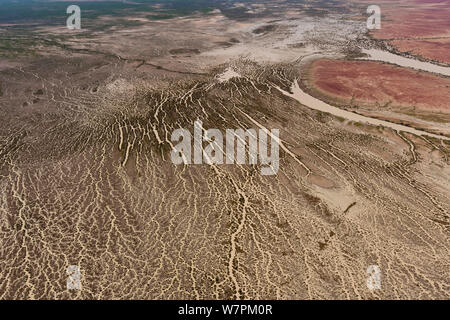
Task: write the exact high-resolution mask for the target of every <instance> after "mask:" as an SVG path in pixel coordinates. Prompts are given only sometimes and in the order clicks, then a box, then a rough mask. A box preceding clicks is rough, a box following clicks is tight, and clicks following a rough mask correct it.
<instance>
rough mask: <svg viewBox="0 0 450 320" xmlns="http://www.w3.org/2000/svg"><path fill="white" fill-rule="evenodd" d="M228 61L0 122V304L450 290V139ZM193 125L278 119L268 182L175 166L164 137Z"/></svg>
mask: <svg viewBox="0 0 450 320" xmlns="http://www.w3.org/2000/svg"><path fill="white" fill-rule="evenodd" d="M234 70H235V71H236V72H237V73H238V74H240V75H241V77H234V78H230V79H229V80H227V81H223V82H219V81H217V80H216V78H215V75H211V76H197V77H190V78H189V79H186V80H183V81H180V82H173V81H172V82H169V81H167V82H165V81H162V80H161V81H158V82H154V81H153V82H151V83H152V84H151V85H149V84H148V83H147V82H145V81H131V80H126V79H125V80H124V79H123V80H120V81H115V82H111V83H110V84H109V85H105V86H101V87H100V88H99V92H100V94H99V97H101V99H99V100H98V101H96V100H92V99H88V98H86V97H85V96H78V97H77V100H76V103H75V100H74V103H69V106H71V107H68V108H65V109H64V110H58V111H55V112H53V113H52V114H51V115H48V117H47V118H46V119H47V121H37V120H36V119H35V118H34V117H33V116H31V115H29V116H26V115H25V116H24V119H23V120H24V121H22V122H21V125H20V126H19V125H17V126H15V127H12V129H8V130H9V131H8V132H6V131H5V130H3V131H2V139H1V140H0V143H1V144H0V160H1V161H0V175H1V176H0V177H1V178H0V233H1V234H0V247H1V251H0V298H2V299H6V298H16V299H25V298H27V299H44V298H57V299H62V298H68V299H75V298H78V299H79V298H87V299H94V298H95V299H99V298H105V299H111V298H121V299H128V298H133V299H157V298H159V299H174V298H177V299H179V298H180V299H185V298H202V299H214V298H224V299H244V298H245V299H255V298H261V299H269V298H287V299H313V298H315V299H322V298H334V299H336V298H344V299H345V298H367V299H372V298H374V299H377V298H394V299H398V298H446V299H448V298H449V297H450V296H449V292H450V284H449V281H448V279H450V274H449V270H450V268H449V265H450V260H449V254H448V253H449V252H448V231H449V230H448V222H449V215H448V214H449V213H448V211H449V207H450V206H449V205H450V203H449V193H448V190H449V180H450V179H449V177H450V172H449V166H448V156H449V146H448V144H447V143H445V142H443V141H440V140H437V139H434V138H431V137H428V138H426V137H418V136H413V135H411V134H408V133H401V132H400V133H397V132H394V131H392V130H391V129H381V128H376V127H371V126H365V125H358V126H356V125H355V124H353V123H351V122H346V121H344V122H341V121H340V119H338V118H333V117H332V116H329V115H326V114H324V113H320V112H317V111H315V110H311V109H309V108H307V107H305V106H302V105H301V104H300V103H298V102H297V101H295V100H293V99H291V98H289V97H286V96H285V95H283V94H282V93H281V92H280V91H279V90H277V89H276V88H275V87H277V86H278V87H280V88H283V89H284V90H288V89H289V87H290V86H291V84H292V82H293V80H294V78H295V77H297V76H298V74H297V71H296V69H295V68H292V69H291V68H288V67H282V66H268V67H262V66H259V65H256V64H253V63H252V64H250V63H244V62H241V63H240V64H236V65H235V66H234ZM169 83H170V85H169ZM124 92H127V93H128V94H127V95H125V94H124ZM66 101H67V100H66ZM236 106H238V108H239V109H238V108H237V107H236ZM196 119H200V120H202V121H203V125H204V127H205V128H219V129H222V130H224V129H226V128H238V127H243V128H255V123H254V122H253V121H252V119H256V121H257V122H258V123H259V124H261V125H262V126H265V127H266V128H280V130H281V132H280V137H281V139H282V142H283V146H284V147H285V148H286V150H288V151H289V152H286V151H283V150H282V149H281V163H280V171H279V173H278V175H276V176H261V175H260V174H259V172H260V170H259V168H258V167H257V166H227V165H221V166H207V165H201V166H174V165H173V164H172V163H171V161H170V158H169V150H170V142H169V139H170V134H171V132H172V131H173V130H174V129H175V128H179V127H185V128H192V125H193V121H194V120H196ZM69 265H78V266H79V267H80V270H81V274H82V279H81V285H82V289H81V290H71V291H69V290H67V289H66V278H67V274H66V269H67V267H68V266H69ZM369 265H378V266H380V268H381V270H382V289H381V290H379V291H373V292H372V291H370V290H368V288H367V286H366V280H367V278H368V276H369V275H368V274H366V270H367V267H368V266H369Z"/></svg>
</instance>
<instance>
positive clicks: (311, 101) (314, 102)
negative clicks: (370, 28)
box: [277, 50, 450, 141]
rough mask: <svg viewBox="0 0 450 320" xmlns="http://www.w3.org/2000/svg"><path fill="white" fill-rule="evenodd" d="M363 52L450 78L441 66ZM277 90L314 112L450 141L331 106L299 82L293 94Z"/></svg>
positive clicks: (293, 88) (371, 58)
mask: <svg viewBox="0 0 450 320" xmlns="http://www.w3.org/2000/svg"><path fill="white" fill-rule="evenodd" d="M363 52H364V53H366V54H368V55H369V56H370V58H368V59H369V60H376V61H383V62H388V63H392V64H396V65H399V66H402V67H408V68H414V69H417V70H422V71H428V72H433V73H438V74H441V75H444V76H450V68H449V67H441V66H437V65H434V64H431V63H427V62H421V61H418V60H413V59H408V58H405V57H402V56H398V55H395V54H392V53H390V52H385V51H381V50H363ZM277 89H278V90H280V91H281V92H282V93H283V94H285V95H286V96H289V97H291V98H293V99H295V100H297V101H298V102H300V103H301V104H303V105H305V106H307V107H309V108H311V109H314V110H318V111H322V112H327V113H330V114H332V115H335V116H338V117H341V118H345V119H348V120H351V121H356V122H362V123H367V124H371V125H374V126H383V127H387V128H391V129H393V130H396V131H397V132H399V131H403V132H408V133H411V134H414V135H417V136H428V137H432V138H435V139H441V140H445V141H450V137H446V136H442V135H438V134H433V133H430V132H427V131H424V130H419V129H414V128H412V127H408V126H405V125H401V124H396V123H393V122H389V121H384V120H379V119H376V118H371V117H366V116H363V115H360V114H357V113H354V112H350V111H346V110H342V109H339V108H337V107H334V106H331V105H329V104H327V103H325V102H323V101H321V100H319V99H317V98H314V97H313V96H311V95H309V94H307V93H306V92H304V91H303V90H302V89H301V88H300V86H299V85H298V82H297V80H295V81H294V84H293V86H292V89H291V90H292V93H290V92H287V91H284V90H282V89H281V88H277Z"/></svg>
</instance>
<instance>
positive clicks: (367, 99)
mask: <svg viewBox="0 0 450 320" xmlns="http://www.w3.org/2000/svg"><path fill="white" fill-rule="evenodd" d="M310 75H311V76H312V84H313V85H314V87H315V88H316V89H318V90H319V91H321V92H322V93H325V94H327V95H328V96H331V97H334V98H338V100H340V101H343V102H344V103H349V102H350V101H351V100H352V98H353V101H352V104H353V105H355V104H358V105H360V106H368V107H374V106H376V105H377V103H378V105H380V106H382V105H386V104H387V103H389V108H394V109H395V108H396V107H398V108H404V107H407V108H411V109H412V108H415V110H416V111H418V110H423V111H427V112H442V113H447V114H450V79H448V78H440V77H437V76H434V75H432V74H428V73H425V72H417V71H414V70H410V69H404V68H399V67H395V66H391V65H387V64H383V63H380V62H372V61H343V60H329V59H321V60H316V61H315V62H314V63H313V64H312V65H311V69H310Z"/></svg>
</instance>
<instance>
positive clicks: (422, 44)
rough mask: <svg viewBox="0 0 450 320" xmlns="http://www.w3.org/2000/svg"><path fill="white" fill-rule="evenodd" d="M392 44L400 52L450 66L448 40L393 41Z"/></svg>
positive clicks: (449, 43) (449, 44)
mask: <svg viewBox="0 0 450 320" xmlns="http://www.w3.org/2000/svg"><path fill="white" fill-rule="evenodd" d="M392 44H393V45H394V46H395V47H396V48H397V49H398V50H399V51H401V52H411V53H412V54H414V55H419V56H422V57H427V58H429V59H433V60H436V61H442V62H445V63H449V64H450V39H439V40H395V41H392Z"/></svg>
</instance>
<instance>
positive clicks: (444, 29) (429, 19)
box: [354, 0, 450, 62]
mask: <svg viewBox="0 0 450 320" xmlns="http://www.w3.org/2000/svg"><path fill="white" fill-rule="evenodd" d="M354 1H355V2H358V3H367V5H369V4H373V3H372V2H373V1H370V0H354ZM376 4H377V5H379V6H380V8H381V29H380V30H373V31H372V32H371V34H372V36H373V37H374V38H376V39H383V40H393V42H392V43H393V45H394V46H396V47H397V49H398V50H399V51H402V52H407V51H415V52H417V53H419V54H420V55H421V56H422V57H424V58H428V59H433V60H438V61H442V62H449V50H448V48H449V47H448V39H449V38H450V1H449V0H396V1H392V0H378V2H377V3H376ZM443 37H446V38H447V39H433V38H443ZM395 40H433V41H432V42H428V41H405V42H398V41H395Z"/></svg>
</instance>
